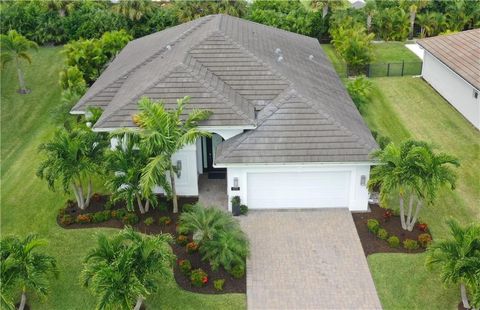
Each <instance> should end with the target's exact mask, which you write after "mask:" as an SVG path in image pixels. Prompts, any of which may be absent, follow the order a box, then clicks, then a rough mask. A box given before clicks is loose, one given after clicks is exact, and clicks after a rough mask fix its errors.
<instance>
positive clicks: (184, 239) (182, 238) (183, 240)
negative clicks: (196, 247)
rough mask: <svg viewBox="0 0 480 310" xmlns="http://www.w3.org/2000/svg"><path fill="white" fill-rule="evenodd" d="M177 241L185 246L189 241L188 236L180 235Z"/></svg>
mask: <svg viewBox="0 0 480 310" xmlns="http://www.w3.org/2000/svg"><path fill="white" fill-rule="evenodd" d="M176 241H177V244H178V245H181V246H184V245H187V243H188V237H187V236H185V235H178V237H177V239H176Z"/></svg>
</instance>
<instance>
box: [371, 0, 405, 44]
mask: <svg viewBox="0 0 480 310" xmlns="http://www.w3.org/2000/svg"><path fill="white" fill-rule="evenodd" d="M385 2H389V1H385ZM377 4H378V2H377ZM409 21H410V18H409V14H408V13H407V12H405V10H404V9H402V8H401V7H399V6H396V7H389V8H386V9H383V10H382V11H380V13H379V14H378V17H377V19H376V23H375V33H376V34H377V35H378V36H379V37H380V38H381V39H382V40H385V41H405V40H406V39H407V37H408V31H409V25H410V22H409Z"/></svg>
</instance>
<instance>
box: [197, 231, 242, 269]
mask: <svg viewBox="0 0 480 310" xmlns="http://www.w3.org/2000/svg"><path fill="white" fill-rule="evenodd" d="M200 253H202V259H203V260H207V261H209V262H210V265H211V266H212V268H213V269H214V270H216V269H217V268H218V267H219V266H223V268H225V270H227V271H228V270H231V269H232V268H233V267H234V266H238V265H240V266H242V267H245V260H246V258H247V256H248V255H249V248H248V239H247V237H246V236H245V234H244V233H243V232H242V231H241V230H240V229H239V228H238V227H237V228H235V229H228V230H224V231H221V232H219V233H217V234H215V235H214V237H213V238H212V239H211V240H206V241H205V242H204V243H203V245H202V246H201V247H200Z"/></svg>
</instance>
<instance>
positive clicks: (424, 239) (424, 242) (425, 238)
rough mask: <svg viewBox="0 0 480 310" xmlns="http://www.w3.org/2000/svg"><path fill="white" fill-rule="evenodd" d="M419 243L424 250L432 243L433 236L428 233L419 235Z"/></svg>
mask: <svg viewBox="0 0 480 310" xmlns="http://www.w3.org/2000/svg"><path fill="white" fill-rule="evenodd" d="M418 243H419V244H420V246H421V247H422V248H426V247H428V246H429V245H430V243H432V236H431V235H430V234H427V233H424V234H420V235H418Z"/></svg>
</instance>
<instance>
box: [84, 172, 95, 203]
mask: <svg viewBox="0 0 480 310" xmlns="http://www.w3.org/2000/svg"><path fill="white" fill-rule="evenodd" d="M92 190H93V186H92V179H91V178H90V179H88V189H87V200H86V201H85V208H88V206H89V205H90V199H91V198H92Z"/></svg>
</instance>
